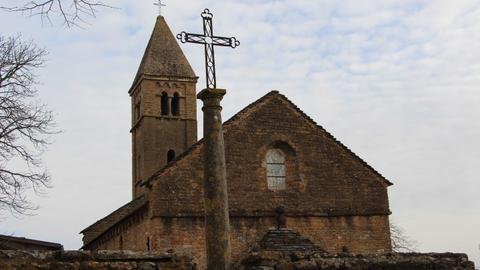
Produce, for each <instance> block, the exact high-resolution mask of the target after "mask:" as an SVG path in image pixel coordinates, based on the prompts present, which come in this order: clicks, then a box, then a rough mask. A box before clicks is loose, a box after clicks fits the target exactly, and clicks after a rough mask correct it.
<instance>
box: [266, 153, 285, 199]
mask: <svg viewBox="0 0 480 270" xmlns="http://www.w3.org/2000/svg"><path fill="white" fill-rule="evenodd" d="M265 159H266V163H267V183H268V189H270V190H282V189H285V188H286V184H285V176H286V172H285V153H283V151H282V150H280V149H278V148H274V149H270V150H268V152H267V155H266V157H265Z"/></svg>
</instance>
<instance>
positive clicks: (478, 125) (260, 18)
mask: <svg viewBox="0 0 480 270" xmlns="http://www.w3.org/2000/svg"><path fill="white" fill-rule="evenodd" d="M107 1H108V0H107ZM3 2H5V1H3ZM7 2H8V1H7ZM15 2H17V1H15ZM166 2H167V5H168V6H167V7H166V8H165V9H164V15H165V17H166V20H167V22H168V23H169V25H170V27H171V28H172V31H173V32H174V33H178V32H180V31H183V30H185V31H189V32H200V31H201V30H202V22H201V18H200V13H201V12H202V11H203V9H204V8H206V7H208V8H210V10H211V11H212V12H213V13H214V27H215V29H214V31H215V33H216V34H218V35H225V36H233V35H234V36H236V37H237V38H238V39H239V40H240V41H241V42H242V44H241V46H240V47H239V48H237V49H235V50H232V49H228V48H220V49H217V50H216V56H217V58H216V60H217V77H218V86H219V87H222V88H226V89H227V91H228V94H227V96H226V97H225V99H224V102H223V105H224V114H223V116H224V119H228V118H229V117H230V116H232V115H233V114H234V113H236V112H238V111H239V110H240V109H242V108H243V107H244V106H246V105H248V104H249V103H251V102H253V101H255V100H256V99H257V98H259V97H261V96H263V95H264V94H265V93H267V92H268V91H270V90H273V89H277V90H279V91H280V92H281V93H283V94H285V95H287V96H288V97H289V98H290V99H291V100H292V101H293V102H294V103H296V104H297V105H298V106H299V107H300V108H301V109H303V110H304V111H305V112H306V113H307V114H308V115H310V116H311V117H312V118H313V119H314V120H315V121H317V123H319V124H320V125H322V126H323V127H324V128H326V129H327V130H328V131H330V132H331V133H332V134H333V135H334V136H335V137H337V138H338V139H339V140H341V141H342V142H343V143H344V144H345V145H347V146H348V147H349V148H351V149H352V150H353V151H354V152H355V153H357V154H358V155H359V156H360V157H362V158H363V159H364V160H365V161H367V162H368V163H369V164H370V165H372V166H373V167H374V168H376V169H377V170H378V171H379V172H381V173H382V174H383V175H384V176H385V177H386V178H387V179H389V180H390V181H392V182H393V183H394V184H395V185H394V186H392V187H391V188H390V189H389V195H390V203H391V210H392V212H393V215H392V216H391V218H392V219H393V220H394V221H395V222H396V223H397V224H398V225H399V226H401V227H403V228H404V229H405V230H406V233H407V235H408V236H410V238H411V239H414V240H416V241H417V243H418V249H419V250H420V251H454V252H466V253H468V254H469V256H470V258H471V259H472V260H475V261H476V262H477V263H478V262H479V254H480V252H479V244H480V177H479V175H480V140H479V138H480V91H479V90H480V50H479V48H480V1H460V0H456V1H451V0H445V1H409V0H397V1H385V0H382V1H380V0H377V1H367V0H365V1H358V0H355V1H328V0H322V1H318V0H295V1H281V0H268V1H267V0H262V1H259V0H255V1H253V0H248V1H247V0H245V1H239V0H224V1H213V0H208V1H207V0H205V1H191V0H190V1H187V0H175V1H173V0H170V1H166ZM110 3H111V4H112V5H114V6H116V7H118V8H119V9H102V10H99V13H98V16H97V18H95V19H89V20H88V22H89V23H90V25H83V26H84V29H79V28H74V29H64V28H63V27H62V26H61V25H59V24H58V23H57V24H55V25H54V26H50V25H44V26H43V27H42V26H41V23H40V19H39V18H38V17H34V18H24V17H21V16H19V15H18V14H7V13H0V25H1V30H0V31H1V34H2V35H13V34H16V33H22V35H23V37H24V38H25V39H33V40H35V42H36V43H38V44H39V45H40V46H43V47H46V48H47V49H48V51H49V52H50V54H49V56H48V60H49V61H48V63H47V66H46V67H45V68H44V69H43V70H42V71H41V72H40V77H39V78H40V80H41V81H42V85H41V86H39V92H40V98H41V100H42V101H43V102H45V103H47V104H48V105H49V106H50V108H52V109H53V110H54V111H55V114H56V120H57V123H58V126H59V128H60V129H62V130H64V132H63V133H62V134H60V135H58V136H56V137H55V142H54V144H52V145H51V146H50V148H49V151H48V152H47V153H46V154H45V156H44V161H45V164H46V166H47V168H48V170H49V171H50V173H51V175H52V178H53V181H54V188H53V189H51V190H49V191H48V194H47V195H46V196H44V197H32V200H33V201H34V202H35V203H36V204H38V205H39V206H40V207H41V208H40V210H39V211H37V212H36V213H37V215H36V216H31V217H24V218H22V219H17V218H14V217H10V216H7V217H6V219H5V220H3V221H1V222H0V233H3V234H14V235H16V236H25V237H31V238H37V239H43V240H48V241H54V242H59V243H62V244H63V245H65V247H66V248H67V249H78V248H79V247H80V246H81V236H80V235H79V234H78V233H79V232H80V231H81V230H82V229H83V228H85V227H87V226H88V225H90V224H91V223H93V222H95V221H96V220H98V219H100V218H102V217H104V216H105V215H106V214H108V213H110V212H111V211H113V210H115V209H117V208H118V207H120V206H121V205H123V204H124V203H126V202H128V201H129V200H130V199H131V186H130V185H131V184H130V183H131V161H130V158H131V157H130V153H131V141H130V133H129V128H130V98H129V96H128V94H127V91H128V89H129V86H130V85H131V82H132V80H133V78H134V75H135V72H136V70H137V67H138V64H139V63H140V60H141V57H142V54H143V51H144V49H145V46H146V44H147V41H148V38H149V35H150V33H151V31H152V28H153V25H154V22H155V18H156V15H157V13H158V12H157V9H156V7H154V6H153V5H152V2H151V1H150V0H142V1H127V0H121V1H114V0H111V1H110ZM182 48H183V49H184V51H185V53H186V55H187V58H188V59H189V60H190V63H191V64H192V66H193V68H194V70H195V71H196V73H197V75H199V76H200V81H199V84H198V89H202V88H203V87H204V85H205V80H204V72H203V65H204V63H203V59H204V58H203V50H202V47H201V46H195V45H182ZM198 117H199V119H201V114H200V113H199V114H198ZM199 126H201V122H200V123H199ZM199 134H201V133H199Z"/></svg>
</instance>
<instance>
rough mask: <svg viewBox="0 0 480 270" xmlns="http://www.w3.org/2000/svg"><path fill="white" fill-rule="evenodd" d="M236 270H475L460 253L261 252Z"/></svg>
mask: <svg viewBox="0 0 480 270" xmlns="http://www.w3.org/2000/svg"><path fill="white" fill-rule="evenodd" d="M235 269H236V270H258V269H262V270H287V269H292V270H293V269H297V270H334V269H342V270H384V269H395V270H474V264H473V262H471V261H469V260H468V257H467V255H465V254H459V253H380V254H370V255H360V254H347V253H342V254H324V253H308V252H278V251H260V252H255V253H252V254H250V255H249V256H248V257H247V258H245V259H244V260H242V262H241V263H239V264H237V265H236V266H235Z"/></svg>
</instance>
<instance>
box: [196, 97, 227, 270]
mask: <svg viewBox="0 0 480 270" xmlns="http://www.w3.org/2000/svg"><path fill="white" fill-rule="evenodd" d="M225 93H226V91H225V90H224V89H204V90H202V91H201V92H200V93H198V95H197V98H198V99H201V100H202V101H203V108H202V111H203V133H204V140H205V143H204V161H203V168H204V169H203V170H204V184H203V189H204V203H205V237H206V248H207V269H208V270H227V269H229V268H230V263H231V261H230V257H231V247H230V233H229V230H230V222H229V217H228V195H227V178H226V169H225V145H224V141H223V128H222V116H221V111H222V107H221V106H220V101H221V100H222V98H223V96H224V95H225Z"/></svg>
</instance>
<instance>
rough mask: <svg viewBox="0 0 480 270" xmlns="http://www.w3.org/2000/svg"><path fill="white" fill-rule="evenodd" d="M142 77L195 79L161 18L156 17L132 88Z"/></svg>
mask: <svg viewBox="0 0 480 270" xmlns="http://www.w3.org/2000/svg"><path fill="white" fill-rule="evenodd" d="M142 76H155V77H160V76H161V77H181V78H197V76H196V75H195V73H194V72H193V69H192V67H191V66H190V63H189V62H188V60H187V58H186V57H185V55H184V54H183V52H182V49H181V48H180V46H179V45H178V43H177V40H176V39H175V36H174V35H173V33H172V31H171V30H170V28H169V27H168V25H167V22H166V21H165V18H163V16H158V17H157V22H156V23H155V28H154V29H153V32H152V35H151V37H150V41H149V42H148V45H147V48H146V49H145V53H144V54H143V58H142V62H141V63H140V66H139V68H138V71H137V75H136V76H135V79H134V81H133V84H132V88H133V87H134V86H135V84H137V82H138V81H139V80H140V79H141V78H142ZM131 90H132V89H130V91H131Z"/></svg>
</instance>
